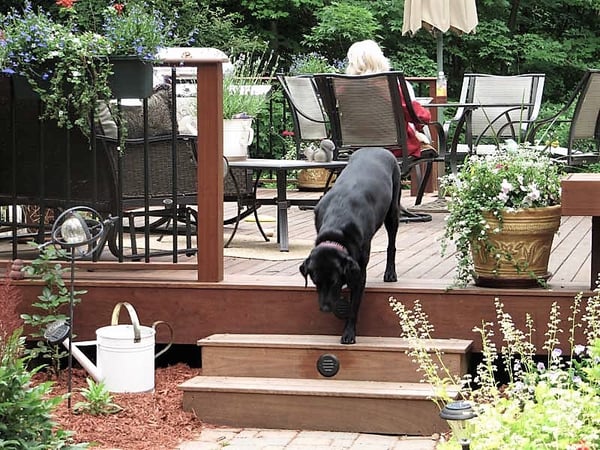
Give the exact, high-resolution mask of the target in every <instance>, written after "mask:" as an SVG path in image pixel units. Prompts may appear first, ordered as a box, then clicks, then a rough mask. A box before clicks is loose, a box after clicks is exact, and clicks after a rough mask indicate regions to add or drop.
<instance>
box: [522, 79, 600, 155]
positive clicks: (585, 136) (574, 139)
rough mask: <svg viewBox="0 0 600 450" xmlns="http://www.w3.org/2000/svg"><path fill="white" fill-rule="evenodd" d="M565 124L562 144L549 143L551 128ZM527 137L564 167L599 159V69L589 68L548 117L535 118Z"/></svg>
mask: <svg viewBox="0 0 600 450" xmlns="http://www.w3.org/2000/svg"><path fill="white" fill-rule="evenodd" d="M560 123H568V124H569V137H568V140H567V144H566V146H565V147H560V146H557V147H555V146H553V145H551V141H552V138H551V135H550V134H549V132H551V131H552V127H553V126H554V125H555V124H560ZM527 140H528V141H529V142H532V143H537V145H538V146H539V147H540V148H543V149H545V150H548V151H550V152H551V154H552V155H553V156H554V157H555V158H556V160H558V161H560V162H562V163H564V164H566V165H567V166H581V165H584V164H589V163H594V162H597V161H598V160H599V159H600V70H596V69H588V70H587V71H586V72H585V74H584V75H583V78H582V79H581V81H580V82H579V84H578V85H577V87H576V88H575V91H574V92H573V94H572V96H571V98H570V99H569V100H568V101H567V103H566V104H565V106H563V107H562V108H561V109H560V111H558V112H557V113H556V114H554V115H553V116H551V117H548V118H545V119H540V120H538V121H537V122H536V123H535V124H534V126H533V128H532V130H531V132H530V134H529V136H528V137H527Z"/></svg>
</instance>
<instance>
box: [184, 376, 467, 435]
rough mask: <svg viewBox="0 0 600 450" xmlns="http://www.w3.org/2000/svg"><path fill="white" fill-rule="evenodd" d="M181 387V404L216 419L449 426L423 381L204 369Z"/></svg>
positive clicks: (428, 429) (284, 424)
mask: <svg viewBox="0 0 600 450" xmlns="http://www.w3.org/2000/svg"><path fill="white" fill-rule="evenodd" d="M179 389H181V390H183V408H184V409H185V410H186V411H193V412H194V413H195V414H196V415H197V416H198V418H199V419H201V420H202V421H203V422H206V423H210V424H215V425H227V426H234V427H252V428H282V429H307V430H325V431H347V432H362V433H382V434H407V435H419V436H428V435H431V434H433V433H438V432H441V431H445V430H446V429H447V424H446V423H445V422H444V421H443V420H442V419H440V417H439V409H438V407H437V406H436V405H435V404H434V402H433V401H432V400H431V398H432V397H433V396H434V395H435V392H434V391H433V389H432V388H431V387H429V386H427V385H425V384H423V383H394V382H373V381H354V380H336V379H320V380H319V379H309V380H299V379H289V378H264V377H258V378H257V377H219V376H206V375H203V376H198V377H195V378H192V379H191V380H188V381H186V382H185V383H183V384H181V385H180V386H179ZM449 392H450V393H451V395H452V396H456V395H457V393H458V390H457V389H456V388H449Z"/></svg>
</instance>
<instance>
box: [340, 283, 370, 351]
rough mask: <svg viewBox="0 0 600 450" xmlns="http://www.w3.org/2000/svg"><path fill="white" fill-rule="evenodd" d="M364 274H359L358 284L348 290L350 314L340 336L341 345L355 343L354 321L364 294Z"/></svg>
mask: <svg viewBox="0 0 600 450" xmlns="http://www.w3.org/2000/svg"><path fill="white" fill-rule="evenodd" d="M365 284H366V272H365V273H364V274H361V281H360V284H358V285H357V286H354V287H351V288H350V313H349V314H348V318H347V319H346V325H345V326H344V333H343V334H342V340H341V342H342V344H355V343H356V320H357V318H358V310H359V309H360V302H361V301H362V297H363V294H364V292H365Z"/></svg>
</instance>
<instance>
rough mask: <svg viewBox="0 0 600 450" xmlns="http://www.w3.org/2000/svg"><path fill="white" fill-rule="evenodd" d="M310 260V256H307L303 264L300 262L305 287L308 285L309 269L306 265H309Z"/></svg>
mask: <svg viewBox="0 0 600 450" xmlns="http://www.w3.org/2000/svg"><path fill="white" fill-rule="evenodd" d="M309 261H310V257H308V258H306V259H305V260H304V262H303V263H302V264H300V267H299V269H300V273H301V274H302V276H303V277H304V287H307V286H308V271H307V269H306V267H307V266H308V262H309Z"/></svg>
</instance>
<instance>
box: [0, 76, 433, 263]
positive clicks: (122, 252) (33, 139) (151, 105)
mask: <svg viewBox="0 0 600 450" xmlns="http://www.w3.org/2000/svg"><path fill="white" fill-rule="evenodd" d="M170 70H171V79H172V80H173V81H174V82H175V83H174V85H175V86H179V84H178V83H177V74H176V72H175V70H174V69H170ZM13 81H14V80H13V78H12V77H10V76H0V126H1V129H2V130H3V131H2V133H1V134H0V161H2V164H1V165H0V259H3V258H12V259H15V258H22V257H24V255H26V254H27V252H28V251H30V248H29V247H28V246H24V245H21V243H22V242H24V241H27V240H33V241H35V242H37V243H42V242H43V241H44V240H47V239H48V233H49V231H50V229H51V227H52V223H53V219H54V217H56V216H57V215H58V213H59V212H60V211H62V210H64V209H66V208H69V207H72V206H89V207H91V208H94V209H95V210H97V211H98V212H99V213H100V214H101V215H103V216H104V217H106V216H109V215H111V216H113V217H119V218H120V220H119V221H117V226H116V228H115V229H114V231H113V232H112V234H111V236H109V239H108V247H109V249H110V252H111V253H112V254H113V256H114V257H115V258H116V259H118V260H119V261H128V260H136V261H149V260H150V258H151V257H156V256H163V255H172V259H171V260H172V262H173V263H177V262H179V260H180V258H179V255H181V254H185V255H188V256H189V255H193V254H195V253H196V251H197V249H196V248H194V245H193V239H192V237H193V236H194V234H195V225H196V223H197V221H198V220H202V219H201V217H200V219H198V213H197V212H196V210H195V208H194V205H195V203H196V174H197V170H196V165H195V151H196V143H195V138H194V136H190V135H182V134H181V133H178V131H177V127H176V126H174V124H176V123H177V105H178V103H177V102H178V101H179V100H181V97H179V96H178V95H179V93H178V90H176V92H177V93H178V95H175V96H170V101H171V104H170V105H163V107H167V108H170V111H171V114H170V115H169V119H168V120H170V121H171V127H167V128H168V132H167V133H166V134H165V133H163V134H155V133H154V132H153V131H152V127H153V124H154V123H155V122H156V121H155V120H153V118H152V117H149V116H151V115H152V114H153V112H151V111H149V110H152V109H156V108H157V107H159V108H160V107H161V106H160V102H159V99H158V98H155V96H153V97H151V98H150V99H144V100H143V101H142V105H141V107H140V106H138V111H139V110H140V109H141V111H142V112H143V114H142V117H143V120H142V122H143V133H142V134H143V135H142V136H141V137H140V136H133V135H132V134H130V136H129V138H128V139H127V140H126V141H125V142H126V144H125V149H121V150H122V151H120V141H121V136H120V134H119V129H118V127H117V135H116V136H112V137H111V136H108V137H107V133H106V130H105V129H104V128H102V127H100V128H99V127H97V126H93V127H91V130H90V138H89V139H88V138H87V137H86V136H85V135H84V133H82V132H81V130H79V129H77V128H72V129H69V130H67V129H64V128H59V127H58V126H57V124H56V123H55V122H52V121H44V120H40V119H39V117H40V115H41V108H42V107H43V105H42V104H41V102H40V101H39V99H38V98H35V96H32V95H31V93H30V94H29V95H28V96H20V95H19V92H16V91H15V88H14V83H13ZM180 81H181V80H180ZM184 81H185V80H184ZM188 81H189V80H188ZM434 82H435V79H433V78H431V79H419V80H418V84H419V85H422V86H427V87H426V88H425V89H427V90H426V91H420V90H418V89H423V88H417V92H419V94H418V95H423V96H427V94H429V95H428V96H431V92H432V86H434V85H433V84H432V83H434ZM125 103H126V102H124V101H123V102H119V108H120V111H121V113H124V112H125V111H126V110H127V111H128V112H129V113H131V110H135V108H132V107H130V106H127V105H126V104H125ZM157 105H158V106H157ZM100 118H102V114H98V117H92V118H91V122H92V123H94V124H96V123H97V122H98V121H99V120H100ZM158 122H160V119H158ZM163 122H164V121H163ZM254 126H255V140H254V144H253V145H252V146H251V147H250V156H252V157H257V158H281V157H282V156H283V155H284V154H285V152H286V142H285V138H284V137H283V136H282V134H281V133H282V131H284V130H292V124H291V120H290V118H289V113H288V111H287V105H286V104H285V101H284V99H283V96H282V95H281V92H280V90H279V86H278V85H277V83H276V82H275V81H274V82H273V88H272V92H271V95H270V103H269V108H268V112H266V113H265V114H264V115H263V116H260V117H258V118H256V120H255V121H254ZM130 132H131V130H130ZM262 176H263V177H265V176H267V177H268V176H269V175H268V174H265V173H263V174H262ZM200 216H201V215H200ZM157 233H158V234H162V235H163V236H164V237H163V238H162V239H160V241H159V242H160V245H159V246H160V247H162V248H159V249H153V250H150V247H151V245H150V242H149V239H150V235H154V234H157ZM138 236H139V238H140V239H139V240H138ZM168 237H170V239H171V240H172V242H171V244H168V243H167V241H168V240H169V238H168ZM180 241H181V242H180ZM140 247H143V249H142V248H140Z"/></svg>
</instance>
